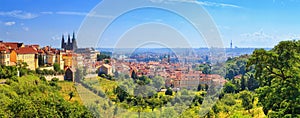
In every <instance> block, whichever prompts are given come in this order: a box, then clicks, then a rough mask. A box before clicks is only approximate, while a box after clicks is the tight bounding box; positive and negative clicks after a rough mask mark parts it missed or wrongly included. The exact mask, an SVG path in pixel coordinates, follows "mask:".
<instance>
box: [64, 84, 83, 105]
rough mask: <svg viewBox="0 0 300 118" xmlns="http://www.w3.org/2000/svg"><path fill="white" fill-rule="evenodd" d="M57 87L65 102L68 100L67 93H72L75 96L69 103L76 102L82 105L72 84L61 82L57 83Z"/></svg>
mask: <svg viewBox="0 0 300 118" xmlns="http://www.w3.org/2000/svg"><path fill="white" fill-rule="evenodd" d="M58 85H59V86H60V87H61V90H60V93H61V95H62V96H63V97H64V98H65V100H69V99H70V96H69V93H70V92H72V91H73V92H74V93H75V96H74V97H73V98H72V99H71V100H70V101H71V102H75V101H78V102H79V103H80V104H82V100H81V98H80V96H79V94H78V91H77V90H76V88H75V85H74V83H73V82H67V81H63V82H58Z"/></svg>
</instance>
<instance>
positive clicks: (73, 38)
mask: <svg viewBox="0 0 300 118" xmlns="http://www.w3.org/2000/svg"><path fill="white" fill-rule="evenodd" d="M74 40H75V32H74V31H73V37H72V41H74Z"/></svg>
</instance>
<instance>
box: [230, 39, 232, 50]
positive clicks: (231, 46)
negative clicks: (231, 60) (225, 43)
mask: <svg viewBox="0 0 300 118" xmlns="http://www.w3.org/2000/svg"><path fill="white" fill-rule="evenodd" d="M230 48H231V49H232V40H231V42H230Z"/></svg>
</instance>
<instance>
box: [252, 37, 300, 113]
mask: <svg viewBox="0 0 300 118" xmlns="http://www.w3.org/2000/svg"><path fill="white" fill-rule="evenodd" d="M251 65H254V66H255V78H256V79H257V80H258V81H259V85H260V88H258V89H256V92H257V93H258V98H259V102H260V103H261V104H262V106H263V111H264V113H265V114H268V116H269V117H299V114H300V105H299V104H300V100H299V99H300V97H299V96H300V88H299V86H300V82H299V80H300V66H299V65H300V41H282V42H280V43H279V44H278V45H276V46H275V47H274V48H273V49H272V50H270V51H266V50H264V49H258V50H255V51H254V52H253V54H252V57H251V58H250V60H249V63H248V65H247V66H248V67H250V66H251Z"/></svg>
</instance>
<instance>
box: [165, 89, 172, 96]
mask: <svg viewBox="0 0 300 118" xmlns="http://www.w3.org/2000/svg"><path fill="white" fill-rule="evenodd" d="M165 95H173V90H172V89H171V88H168V89H167V91H166V92H165Z"/></svg>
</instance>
